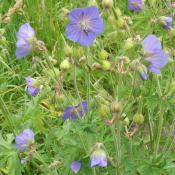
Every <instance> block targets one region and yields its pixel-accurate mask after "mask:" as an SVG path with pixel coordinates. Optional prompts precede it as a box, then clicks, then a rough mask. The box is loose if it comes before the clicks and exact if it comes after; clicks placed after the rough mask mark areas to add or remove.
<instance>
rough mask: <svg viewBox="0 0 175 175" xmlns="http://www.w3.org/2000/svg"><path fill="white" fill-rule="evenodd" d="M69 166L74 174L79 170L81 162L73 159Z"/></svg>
mask: <svg viewBox="0 0 175 175" xmlns="http://www.w3.org/2000/svg"><path fill="white" fill-rule="evenodd" d="M70 168H71V170H72V171H73V172H74V173H75V174H77V173H78V172H79V171H80V168H81V163H80V162H79V161H73V162H72V163H71V165H70Z"/></svg>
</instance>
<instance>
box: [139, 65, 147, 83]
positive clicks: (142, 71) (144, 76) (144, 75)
mask: <svg viewBox="0 0 175 175" xmlns="http://www.w3.org/2000/svg"><path fill="white" fill-rule="evenodd" d="M138 72H139V74H140V78H141V79H142V80H143V81H144V80H147V79H148V74H147V72H148V70H147V67H146V66H145V65H143V64H140V66H139V68H138Z"/></svg>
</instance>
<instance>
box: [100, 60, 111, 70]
mask: <svg viewBox="0 0 175 175" xmlns="http://www.w3.org/2000/svg"><path fill="white" fill-rule="evenodd" d="M110 68H111V63H110V62H109V61H106V60H103V61H102V69H103V70H110Z"/></svg>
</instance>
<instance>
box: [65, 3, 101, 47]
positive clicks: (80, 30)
mask: <svg viewBox="0 0 175 175" xmlns="http://www.w3.org/2000/svg"><path fill="white" fill-rule="evenodd" d="M69 19H70V23H69V24H68V26H67V28H66V36H67V38H68V39H69V40H71V41H75V42H78V43H79V44H81V45H84V46H90V45H92V44H93V41H94V40H95V38H96V36H97V35H99V34H101V33H102V32H103V31H104V25H103V21H102V19H101V17H100V15H99V11H98V8H97V7H96V6H90V7H85V8H77V9H74V10H72V11H71V12H70V13H69Z"/></svg>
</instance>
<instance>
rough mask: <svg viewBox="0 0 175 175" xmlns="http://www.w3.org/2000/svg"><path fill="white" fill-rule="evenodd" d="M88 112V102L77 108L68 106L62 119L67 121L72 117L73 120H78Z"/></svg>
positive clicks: (80, 104)
mask: <svg viewBox="0 0 175 175" xmlns="http://www.w3.org/2000/svg"><path fill="white" fill-rule="evenodd" d="M87 112H88V104H87V102H86V101H83V102H82V103H79V104H78V105H77V106H68V107H66V109H65V110H64V113H63V115H62V119H63V120H66V119H68V118H69V117H71V118H72V119H73V120H76V119H78V118H79V117H83V115H84V114H85V113H87Z"/></svg>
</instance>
